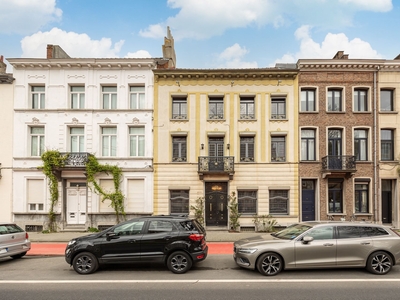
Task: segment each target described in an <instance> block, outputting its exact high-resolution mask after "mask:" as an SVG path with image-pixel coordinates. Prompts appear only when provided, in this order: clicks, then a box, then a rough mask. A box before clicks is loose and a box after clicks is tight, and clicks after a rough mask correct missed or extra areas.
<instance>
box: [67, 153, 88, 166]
mask: <svg viewBox="0 0 400 300" xmlns="http://www.w3.org/2000/svg"><path fill="white" fill-rule="evenodd" d="M61 155H68V158H67V160H66V161H65V166H66V167H85V166H86V163H87V161H88V158H89V155H90V154H89V153H87V152H69V153H61Z"/></svg>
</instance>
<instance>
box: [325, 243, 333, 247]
mask: <svg viewBox="0 0 400 300" xmlns="http://www.w3.org/2000/svg"><path fill="white" fill-rule="evenodd" d="M324 246H325V247H332V246H333V244H331V243H326V244H324Z"/></svg>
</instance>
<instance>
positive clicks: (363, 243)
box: [361, 242, 371, 245]
mask: <svg viewBox="0 0 400 300" xmlns="http://www.w3.org/2000/svg"><path fill="white" fill-rule="evenodd" d="M370 244H371V243H370V242H362V243H361V245H370Z"/></svg>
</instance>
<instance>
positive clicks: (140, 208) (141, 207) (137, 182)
mask: <svg viewBox="0 0 400 300" xmlns="http://www.w3.org/2000/svg"><path fill="white" fill-rule="evenodd" d="M145 184H146V183H145V179H143V178H134V179H128V181H127V192H126V202H125V203H126V206H125V212H135V213H143V212H146V211H148V208H147V207H148V203H147V201H143V199H146V191H147V190H148V189H147V188H146V185H145Z"/></svg>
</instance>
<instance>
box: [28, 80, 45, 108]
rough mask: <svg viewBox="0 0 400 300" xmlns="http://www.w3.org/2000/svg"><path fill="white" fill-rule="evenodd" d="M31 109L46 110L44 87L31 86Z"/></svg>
mask: <svg viewBox="0 0 400 300" xmlns="http://www.w3.org/2000/svg"><path fill="white" fill-rule="evenodd" d="M31 108H32V109H44V108H46V88H45V86H44V85H33V86H31Z"/></svg>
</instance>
